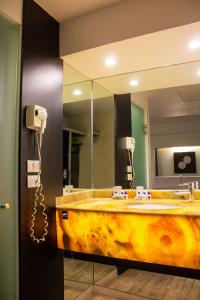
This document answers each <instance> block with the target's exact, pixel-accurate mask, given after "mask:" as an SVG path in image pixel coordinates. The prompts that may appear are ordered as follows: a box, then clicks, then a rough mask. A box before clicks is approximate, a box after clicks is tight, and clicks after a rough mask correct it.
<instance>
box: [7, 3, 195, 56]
mask: <svg viewBox="0 0 200 300" xmlns="http://www.w3.org/2000/svg"><path fill="white" fill-rule="evenodd" d="M5 1H6V0H5ZM199 11H200V1H199V0H166V1H165V0H162V1H161V0H125V1H122V2H119V3H117V4H114V5H111V6H108V7H105V8H103V9H100V10H97V11H94V12H92V13H88V14H85V15H83V16H80V17H77V18H74V19H72V20H69V21H66V22H63V23H61V26H60V55H61V56H64V55H67V54H70V53H74V52H78V51H81V50H86V49H91V48H94V47H98V46H101V45H105V44H109V43H113V42H117V41H121V40H125V39H128V38H132V37H136V36H140V35H144V34H148V33H152V32H156V31H160V30H164V29H168V28H172V27H177V26H181V25H185V24H189V23H193V22H196V21H199V20H200V15H199Z"/></svg>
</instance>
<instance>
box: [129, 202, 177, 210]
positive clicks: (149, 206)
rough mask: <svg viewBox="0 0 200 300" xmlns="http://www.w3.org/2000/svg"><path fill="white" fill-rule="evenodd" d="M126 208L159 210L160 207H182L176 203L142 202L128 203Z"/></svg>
mask: <svg viewBox="0 0 200 300" xmlns="http://www.w3.org/2000/svg"><path fill="white" fill-rule="evenodd" d="M126 207H127V208H134V209H149V210H160V209H177V208H182V207H183V206H182V205H176V204H158V203H144V204H128V205H126Z"/></svg>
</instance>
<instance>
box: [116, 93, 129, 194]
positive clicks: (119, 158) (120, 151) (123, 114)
mask: <svg viewBox="0 0 200 300" xmlns="http://www.w3.org/2000/svg"><path fill="white" fill-rule="evenodd" d="M130 136H132V132H131V97H130V94H124V95H115V185H120V186H122V187H123V188H130V185H129V182H128V181H127V178H126V166H128V165H129V161H128V153H127V151H126V150H125V149H124V140H123V138H124V137H130Z"/></svg>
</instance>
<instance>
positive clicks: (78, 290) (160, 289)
mask: <svg viewBox="0 0 200 300" xmlns="http://www.w3.org/2000/svg"><path fill="white" fill-rule="evenodd" d="M93 269H94V277H93ZM93 280H94V283H95V285H92V283H93ZM81 282H82V283H81ZM86 282H87V284H86ZM65 283H66V284H65V299H66V300H74V299H77V300H79V299H80V300H84V299H86V300H93V299H94V300H103V299H105V300H116V299H128V300H129V299H131V300H140V299H141V300H200V280H195V279H190V278H183V277H176V276H172V275H165V274H158V273H152V272H146V271H141V270H134V269H129V270H127V271H126V272H124V273H123V274H121V275H120V276H118V275H117V272H116V269H115V267H113V266H108V265H103V264H97V263H95V264H94V266H93V263H88V262H86V261H80V260H69V259H65ZM89 289H91V291H90V293H88V290H89ZM84 295H86V296H84Z"/></svg>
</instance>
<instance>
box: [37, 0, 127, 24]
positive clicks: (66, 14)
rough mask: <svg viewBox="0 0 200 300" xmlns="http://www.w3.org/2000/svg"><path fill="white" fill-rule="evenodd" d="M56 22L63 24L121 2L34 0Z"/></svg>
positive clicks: (104, 0) (115, 0)
mask: <svg viewBox="0 0 200 300" xmlns="http://www.w3.org/2000/svg"><path fill="white" fill-rule="evenodd" d="M34 1H35V2H36V3H38V4H39V5H40V6H41V7H42V8H44V9H45V10H46V11H47V12H48V13H49V14H50V15H51V16H52V17H54V18H55V19H56V20H57V21H59V22H63V21H66V20H69V19H72V18H75V17H79V16H81V15H84V14H87V13H89V12H92V11H95V10H98V9H101V8H103V7H106V6H109V5H112V4H115V3H117V2H121V1H123V0H34Z"/></svg>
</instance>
